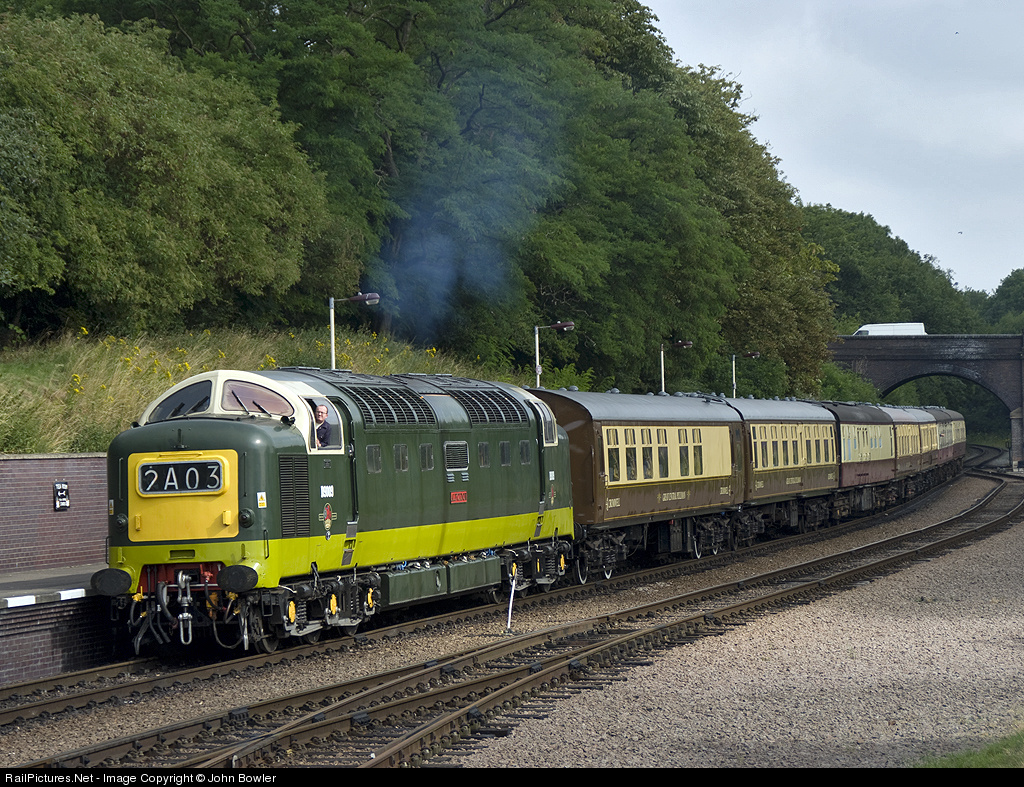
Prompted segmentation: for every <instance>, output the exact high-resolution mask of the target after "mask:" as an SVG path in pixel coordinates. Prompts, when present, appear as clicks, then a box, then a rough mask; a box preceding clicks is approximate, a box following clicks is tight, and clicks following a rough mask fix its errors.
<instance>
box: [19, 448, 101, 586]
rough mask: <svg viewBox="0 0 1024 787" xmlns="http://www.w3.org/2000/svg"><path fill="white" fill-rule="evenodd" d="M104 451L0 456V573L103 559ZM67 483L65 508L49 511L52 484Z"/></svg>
mask: <svg viewBox="0 0 1024 787" xmlns="http://www.w3.org/2000/svg"><path fill="white" fill-rule="evenodd" d="M106 475H107V464H106V456H105V455H104V454H25V455H13V454H12V455H7V456H2V457H0V573H8V572H12V571H35V570H39V569H47V568H62V567H64V566H80V565H84V564H87V563H102V562H104V561H105V560H106V557H107V556H106V553H105V552H104V544H105V540H106V537H107V478H106ZM57 481H59V482H64V483H67V485H68V496H69V499H70V501H71V506H70V508H67V509H65V510H63V511H55V510H54V502H53V485H54V482H57Z"/></svg>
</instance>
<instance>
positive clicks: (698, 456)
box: [693, 445, 704, 475]
mask: <svg viewBox="0 0 1024 787" xmlns="http://www.w3.org/2000/svg"><path fill="white" fill-rule="evenodd" d="M693 474H694V475H704V446H702V445H695V446H694V447H693Z"/></svg>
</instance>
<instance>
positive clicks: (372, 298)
mask: <svg viewBox="0 0 1024 787" xmlns="http://www.w3.org/2000/svg"><path fill="white" fill-rule="evenodd" d="M338 300H339V301H341V302H342V303H365V304H366V305H367V306H375V305H377V304H378V303H380V296H379V295H378V294H377V293H375V292H367V293H362V292H361V293H359V294H357V295H353V296H352V297H351V298H338ZM327 305H328V307H329V308H330V310H331V369H333V368H334V298H328V299H327Z"/></svg>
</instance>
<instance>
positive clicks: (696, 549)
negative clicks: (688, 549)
mask: <svg viewBox="0 0 1024 787" xmlns="http://www.w3.org/2000/svg"><path fill="white" fill-rule="evenodd" d="M691 541H692V543H693V557H694V559H695V560H700V555H701V550H700V539H699V538H698V537H697V534H696V533H694V534H693V536H691Z"/></svg>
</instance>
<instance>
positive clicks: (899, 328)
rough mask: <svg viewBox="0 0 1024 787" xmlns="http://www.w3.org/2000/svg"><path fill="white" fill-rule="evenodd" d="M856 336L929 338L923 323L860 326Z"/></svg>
mask: <svg viewBox="0 0 1024 787" xmlns="http://www.w3.org/2000/svg"><path fill="white" fill-rule="evenodd" d="M853 335H854V336H927V334H926V333H925V332H924V323H923V322H877V323H871V324H870V325H862V326H860V327H859V328H858V329H857V331H856V333H854V334H853Z"/></svg>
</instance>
